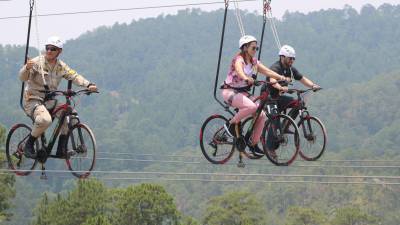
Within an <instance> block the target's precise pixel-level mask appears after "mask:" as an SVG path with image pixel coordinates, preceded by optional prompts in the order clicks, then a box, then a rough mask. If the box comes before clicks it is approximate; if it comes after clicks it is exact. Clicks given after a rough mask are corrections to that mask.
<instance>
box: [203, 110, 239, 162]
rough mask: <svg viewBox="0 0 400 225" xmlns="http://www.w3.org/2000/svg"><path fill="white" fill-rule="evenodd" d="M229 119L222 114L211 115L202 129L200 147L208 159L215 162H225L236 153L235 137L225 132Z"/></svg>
mask: <svg viewBox="0 0 400 225" xmlns="http://www.w3.org/2000/svg"><path fill="white" fill-rule="evenodd" d="M227 121H228V120H227V119H226V118H225V117H224V116H222V115H214V116H210V117H209V118H207V119H206V121H205V122H204V123H203V125H202V127H201V130H200V148H201V151H202V153H203V155H204V156H205V157H206V159H207V160H208V161H209V162H211V163H213V164H224V163H226V162H227V161H229V159H230V158H231V157H232V155H233V153H234V150H235V148H234V145H233V138H231V137H229V136H228V134H227V133H226V132H225V129H224V124H225V123H226V122H227Z"/></svg>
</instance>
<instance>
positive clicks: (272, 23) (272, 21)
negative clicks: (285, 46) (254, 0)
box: [266, 0, 282, 49]
mask: <svg viewBox="0 0 400 225" xmlns="http://www.w3.org/2000/svg"><path fill="white" fill-rule="evenodd" d="M270 3H271V0H269V3H268V8H267V11H266V13H267V18H268V20H269V22H270V26H271V31H272V35H273V36H274V39H275V44H276V47H277V48H278V49H280V48H281V47H282V45H281V41H280V40H279V35H278V30H277V29H276V25H275V19H274V17H273V16H272V9H271V6H270Z"/></svg>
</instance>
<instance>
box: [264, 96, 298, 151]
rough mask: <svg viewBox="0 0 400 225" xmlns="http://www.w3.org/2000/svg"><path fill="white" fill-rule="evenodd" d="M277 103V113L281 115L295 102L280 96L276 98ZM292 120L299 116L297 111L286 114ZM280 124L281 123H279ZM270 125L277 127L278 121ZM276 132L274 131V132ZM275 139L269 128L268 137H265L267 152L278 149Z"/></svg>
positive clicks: (292, 99) (293, 110) (288, 97)
mask: <svg viewBox="0 0 400 225" xmlns="http://www.w3.org/2000/svg"><path fill="white" fill-rule="evenodd" d="M277 100H278V101H277V103H278V111H279V113H282V112H283V111H285V110H287V109H288V105H289V104H290V103H291V102H293V101H295V98H293V97H291V96H287V95H281V96H279V97H278V98H277ZM288 115H289V116H290V117H291V118H292V119H293V120H295V119H296V117H297V116H298V115H299V111H298V110H297V109H292V110H291V111H290V112H289V114H288ZM281 122H282V121H281ZM272 125H273V126H274V127H276V128H277V127H279V126H280V124H279V121H273V122H272ZM275 131H276V130H275ZM275 139H276V137H274V135H273V130H272V126H270V127H269V129H268V136H267V147H268V149H269V150H275V149H277V148H278V147H279V143H277V141H276V140H275Z"/></svg>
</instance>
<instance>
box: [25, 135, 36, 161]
mask: <svg viewBox="0 0 400 225" xmlns="http://www.w3.org/2000/svg"><path fill="white" fill-rule="evenodd" d="M35 141H36V138H35V137H33V136H32V135H29V137H28V140H27V141H26V142H25V147H24V155H25V157H26V158H31V159H35V158H36V156H37V154H36V151H35V147H34V145H35Z"/></svg>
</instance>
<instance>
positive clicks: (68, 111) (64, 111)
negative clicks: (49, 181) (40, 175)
mask: <svg viewBox="0 0 400 225" xmlns="http://www.w3.org/2000/svg"><path fill="white" fill-rule="evenodd" d="M70 98H71V97H69V96H66V103H65V104H62V105H59V106H56V108H55V109H53V110H52V112H51V117H52V119H53V118H56V117H57V116H56V115H57V113H59V112H61V116H60V117H59V121H58V123H57V125H56V127H55V128H54V130H53V132H52V135H51V137H50V140H49V142H48V143H47V140H46V136H45V133H43V134H42V136H41V142H42V149H40V150H44V151H45V152H46V154H45V155H40V156H41V157H38V160H39V161H40V162H41V163H45V162H46V160H47V158H58V157H57V156H56V155H51V152H52V150H53V147H54V145H55V142H56V140H57V137H58V136H59V134H60V131H61V128H62V126H63V124H64V122H65V121H66V120H67V125H68V129H71V128H72V124H71V118H69V117H68V116H70V115H73V114H75V115H74V118H73V119H76V120H78V121H77V122H78V123H80V121H79V118H78V117H77V113H73V109H72V107H71V100H70ZM73 140H74V139H73V138H72V141H73ZM72 145H73V146H75V143H72ZM40 150H39V151H38V152H40ZM38 156H39V155H38Z"/></svg>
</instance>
